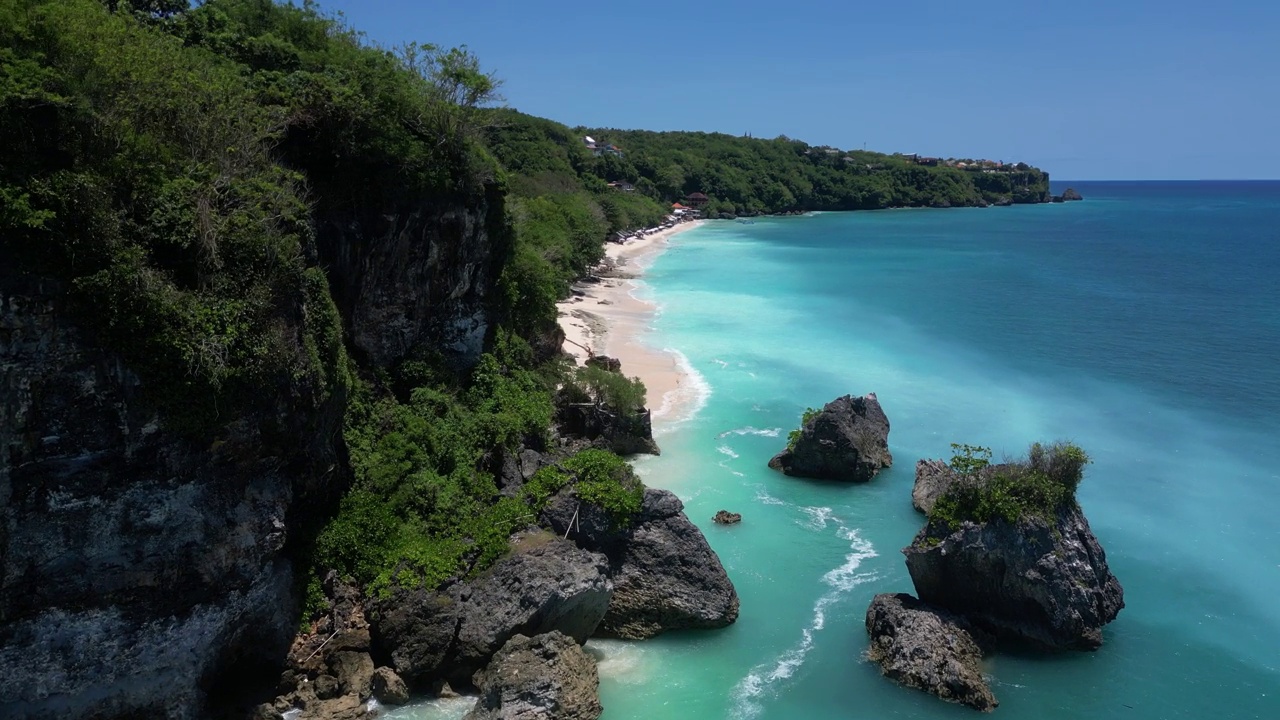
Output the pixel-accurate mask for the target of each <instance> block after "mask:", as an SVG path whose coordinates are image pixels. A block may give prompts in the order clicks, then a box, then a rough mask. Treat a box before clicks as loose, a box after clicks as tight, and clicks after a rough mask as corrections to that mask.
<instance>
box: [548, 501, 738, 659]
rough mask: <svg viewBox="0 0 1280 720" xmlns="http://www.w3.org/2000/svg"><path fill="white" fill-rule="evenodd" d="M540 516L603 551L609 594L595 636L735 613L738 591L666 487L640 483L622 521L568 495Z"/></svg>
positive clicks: (654, 630) (722, 619) (647, 632)
mask: <svg viewBox="0 0 1280 720" xmlns="http://www.w3.org/2000/svg"><path fill="white" fill-rule="evenodd" d="M575 512H576V514H577V518H576V520H575V518H574V515H575ZM543 520H544V521H545V522H546V523H547V524H548V525H550V527H551V529H552V530H554V531H555V532H556V533H557V534H559V535H564V534H565V533H566V532H567V533H568V535H569V539H571V540H574V541H575V542H577V543H578V544H579V545H581V546H582V547H584V548H587V549H589V550H595V551H599V552H602V553H604V554H605V555H606V556H607V557H608V558H609V568H610V573H611V577H612V578H613V584H614V592H613V599H612V600H611V601H610V603H609V610H608V612H607V613H606V614H605V616H604V619H603V620H602V621H601V622H600V626H599V627H598V628H597V629H596V635H597V636H602V637H620V638H625V639H628V640H638V639H642V638H647V637H652V636H654V635H657V634H659V633H662V632H664V631H667V630H681V629H694V628H719V627H725V626H727V625H730V624H732V623H733V622H734V621H735V620H737V619H738V593H737V591H736V590H735V589H734V587H733V583H732V582H731V581H730V580H729V575H728V574H727V573H726V572H725V570H724V566H723V565H721V563H720V558H719V557H718V556H717V555H716V553H715V551H714V550H712V549H711V546H710V545H709V544H708V543H707V539H706V537H705V536H704V535H703V534H702V531H701V530H699V529H698V528H697V527H696V526H695V525H694V524H693V523H692V522H690V521H689V518H688V517H687V516H686V515H685V514H684V505H683V504H682V503H681V502H680V499H679V498H677V497H676V496H675V495H673V494H671V493H670V492H667V491H666V490H657V489H654V488H646V489H645V492H644V501H643V504H642V505H641V508H640V512H639V513H637V514H636V516H635V517H634V518H632V519H631V521H630V522H629V523H628V524H627V525H626V526H625V527H618V526H616V525H615V523H614V522H613V520H612V519H611V518H610V517H609V515H608V514H607V513H605V512H604V511H603V510H601V509H599V508H597V507H595V506H592V505H588V504H585V503H579V502H578V500H577V499H576V498H575V497H573V496H572V495H570V494H561V495H558V496H556V497H555V498H553V499H552V500H551V502H550V503H548V505H547V509H546V510H544V511H543ZM571 525H572V526H571Z"/></svg>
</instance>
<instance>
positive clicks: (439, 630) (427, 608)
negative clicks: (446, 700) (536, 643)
mask: <svg viewBox="0 0 1280 720" xmlns="http://www.w3.org/2000/svg"><path fill="white" fill-rule="evenodd" d="M542 539H543V540H544V541H545V544H543V545H541V546H539V547H535V548H532V549H530V550H528V551H526V552H518V553H516V554H515V555H512V556H510V557H508V558H505V559H503V560H501V561H499V562H498V563H497V564H496V565H494V566H493V567H492V568H490V569H489V570H488V571H486V572H485V573H484V574H483V575H482V576H481V577H479V578H477V579H475V580H472V581H468V582H464V583H458V584H456V585H453V586H451V587H449V588H448V589H446V590H443V591H441V592H432V591H429V590H424V589H419V590H404V589H402V590H399V591H397V592H396V593H395V594H394V595H393V596H392V597H391V598H389V599H386V600H381V601H375V602H374V603H372V606H371V608H370V613H369V621H370V624H371V630H372V632H373V639H374V642H375V651H376V652H378V653H380V654H382V655H386V656H389V657H390V659H391V662H392V665H394V667H395V670H396V672H398V673H399V674H400V675H401V676H403V677H404V679H405V680H406V681H408V682H409V683H410V684H412V685H416V686H418V687H424V686H426V685H427V684H428V683H430V682H431V681H434V680H438V679H445V680H448V681H449V682H450V683H453V684H456V685H461V686H466V685H468V684H470V682H471V676H472V674H473V673H475V672H476V671H477V670H480V669H481V668H483V667H484V666H485V665H487V664H488V663H489V661H490V660H491V659H492V658H493V655H494V653H496V652H497V651H498V650H499V649H501V648H502V646H503V645H504V644H505V643H506V642H507V641H508V640H510V639H511V638H513V637H515V636H516V635H518V634H524V635H538V634H540V633H545V632H550V631H553V630H555V631H559V632H561V633H563V634H565V635H567V636H569V637H571V638H573V639H574V640H577V641H578V642H586V640H587V638H588V637H590V636H591V633H592V632H593V631H594V630H595V628H596V625H598V624H599V622H600V619H601V618H602V617H604V614H605V611H606V609H607V608H608V607H609V600H610V598H611V597H612V596H613V583H612V581H610V579H609V574H608V565H607V562H606V559H605V557H604V556H603V555H600V554H598V553H592V552H587V551H585V550H582V549H579V548H577V547H575V546H574V545H573V544H572V543H569V542H566V541H564V540H559V539H554V538H551V537H550V536H546V537H544V538H542Z"/></svg>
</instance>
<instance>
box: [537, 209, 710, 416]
mask: <svg viewBox="0 0 1280 720" xmlns="http://www.w3.org/2000/svg"><path fill="white" fill-rule="evenodd" d="M704 222H706V221H705V220H694V221H692V222H683V223H680V224H678V225H676V226H674V227H671V228H667V229H663V230H659V231H657V232H654V233H651V234H649V235H645V236H643V237H640V238H637V239H634V240H631V241H629V242H626V243H622V244H618V243H608V244H607V247H606V249H605V260H604V261H603V262H602V263H601V264H600V266H598V267H597V268H595V270H594V275H593V277H594V278H596V279H595V280H589V281H579V282H578V283H576V284H575V285H574V286H573V290H574V294H573V295H572V296H571V297H569V298H567V299H566V300H563V301H561V302H558V303H556V310H557V311H558V314H559V323H560V328H561V329H562V330H563V331H564V334H565V342H564V344H563V345H562V349H563V350H564V352H565V353H567V354H568V355H570V356H571V357H572V358H573V361H574V363H575V364H577V365H579V366H581V365H583V364H584V363H585V362H586V360H587V358H588V357H590V355H592V354H594V355H608V356H609V357H612V358H617V359H618V360H619V361H621V363H622V374H624V375H626V376H627V377H639V378H640V381H641V382H643V383H644V386H645V404H646V406H647V407H648V408H649V409H650V410H651V411H652V413H653V415H652V418H653V424H654V434H658V430H659V429H660V427H662V426H666V425H670V424H673V423H676V422H679V421H681V420H685V419H688V418H689V417H691V416H692V415H693V413H694V412H696V411H697V409H698V406H699V404H700V402H699V401H700V400H701V399H702V398H703V397H704V396H705V386H704V385H703V383H702V382H701V378H700V377H698V376H697V375H696V374H695V373H694V372H693V369H692V368H691V367H690V366H689V364H688V360H686V359H685V357H684V356H683V355H682V354H680V353H679V352H678V351H676V350H672V349H669V348H666V349H658V348H654V347H652V346H650V345H648V344H646V343H645V341H644V337H645V335H647V334H648V333H649V332H650V331H651V326H652V323H653V320H654V318H655V317H656V316H657V311H658V306H657V305H655V304H654V303H652V302H649V301H647V300H641V299H639V298H637V297H636V296H635V291H636V290H638V289H639V288H640V287H642V286H643V282H642V278H643V276H644V272H645V270H647V269H648V267H649V266H650V265H652V264H653V261H654V260H656V259H657V257H658V256H659V255H661V254H662V253H663V252H664V251H666V249H667V247H668V246H669V243H670V240H671V238H672V237H674V236H675V235H678V234H679V233H682V232H685V231H686V230H692V229H693V228H695V227H699V226H701V225H702V224H703V223H704Z"/></svg>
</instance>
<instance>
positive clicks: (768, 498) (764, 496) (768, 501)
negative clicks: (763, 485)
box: [756, 488, 787, 505]
mask: <svg viewBox="0 0 1280 720" xmlns="http://www.w3.org/2000/svg"><path fill="white" fill-rule="evenodd" d="M756 499H757V500H759V501H760V502H762V503H764V504H765V505H786V504H787V503H786V501H785V500H779V499H778V498H776V497H774V496H772V495H770V494H769V493H767V492H765V491H764V490H762V489H758V488H757V489H756Z"/></svg>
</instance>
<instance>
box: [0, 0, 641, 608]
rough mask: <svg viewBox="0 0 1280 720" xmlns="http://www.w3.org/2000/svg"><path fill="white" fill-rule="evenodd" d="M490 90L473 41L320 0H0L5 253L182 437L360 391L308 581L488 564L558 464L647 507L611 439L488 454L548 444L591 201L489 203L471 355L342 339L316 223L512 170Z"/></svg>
mask: <svg viewBox="0 0 1280 720" xmlns="http://www.w3.org/2000/svg"><path fill="white" fill-rule="evenodd" d="M495 88H496V83H495V82H494V81H493V79H492V78H491V77H490V76H488V75H486V74H485V73H483V72H482V71H481V70H480V68H479V65H478V63H477V62H476V60H475V59H474V58H473V57H471V56H470V55H468V54H467V53H465V52H463V51H458V50H440V49H435V48H429V47H417V46H411V47H407V48H401V49H398V50H397V51H394V52H390V51H386V50H383V49H380V48H375V47H371V46H369V45H368V44H367V43H365V42H364V41H363V40H362V38H361V37H360V36H359V35H358V34H357V33H355V32H353V31H351V30H349V29H347V28H346V27H345V26H343V25H342V24H341V23H340V22H337V21H335V20H333V19H331V18H327V17H324V16H322V15H321V14H319V13H318V12H317V11H316V10H315V9H314V8H313V7H312V6H311V5H306V6H303V7H296V6H287V5H278V4H275V3H272V2H269V1H268V0H210V1H209V2H205V3H202V4H200V5H199V6H198V7H195V8H188V7H187V6H186V3H183V2H169V1H163V2H133V3H130V2H123V1H119V2H109V3H104V2H97V1H96V0H59V1H57V2H54V1H52V0H0V131H3V133H4V135H5V139H6V141H5V143H4V144H3V145H2V146H0V258H2V259H3V263H2V264H0V265H2V267H3V269H4V272H6V273H17V274H26V275H28V276H30V277H32V278H55V279H57V280H58V281H60V282H63V283H65V284H66V287H68V288H69V289H70V293H71V297H72V299H73V300H74V305H75V310H76V312H77V313H78V316H79V319H80V321H81V324H82V326H83V327H85V328H89V329H92V330H93V331H95V332H96V333H97V335H98V336H99V340H100V342H102V343H103V344H104V345H105V346H106V347H107V348H109V349H112V350H114V351H116V352H118V353H120V354H121V355H123V356H124V357H125V359H126V360H127V362H128V363H129V365H130V367H132V368H133V369H135V370H136V371H137V372H139V374H140V375H141V376H142V379H143V387H144V388H146V390H147V392H148V393H149V394H150V396H151V400H152V401H153V402H155V403H157V404H158V405H159V407H160V408H161V409H162V411H163V418H164V422H165V424H166V426H167V427H169V428H171V429H178V430H181V431H183V432H185V433H188V434H190V435H192V436H193V438H194V439H197V440H204V441H208V440H209V439H210V437H211V436H216V434H217V432H218V431H219V423H220V422H221V423H225V422H226V421H227V419H228V418H237V417H244V416H245V414H246V413H247V412H252V411H253V410H255V409H258V410H261V411H262V412H259V413H257V417H259V418H268V419H269V418H273V417H277V416H279V412H280V411H279V410H278V409H277V408H276V404H277V403H279V401H280V399H281V398H282V397H283V398H286V399H288V400H289V401H290V402H291V404H290V405H289V406H288V407H287V409H286V410H285V413H287V415H288V416H289V417H297V418H305V417H308V416H309V415H310V414H312V413H314V412H315V410H316V409H317V408H319V407H320V406H321V405H322V404H324V403H327V402H330V401H333V400H336V401H338V402H342V401H346V419H345V439H346V443H347V446H348V449H349V455H350V470H351V473H350V475H351V484H352V487H351V489H350V491H349V492H348V493H347V494H346V495H345V497H344V499H343V500H342V502H341V505H340V507H339V508H338V511H337V514H336V516H335V517H333V518H332V519H331V520H330V521H328V522H327V524H325V525H324V527H323V528H321V529H320V530H319V532H318V535H317V536H316V537H315V538H314V540H313V541H311V542H309V543H308V544H307V545H308V546H307V548H304V549H303V552H302V558H301V559H303V560H304V562H306V563H307V564H309V565H310V566H311V569H312V570H313V572H312V575H311V585H312V589H313V591H314V590H315V589H316V588H317V587H318V583H317V582H316V578H317V577H318V576H319V574H320V573H322V572H324V571H326V570H328V569H336V570H338V571H340V572H341V573H343V574H345V575H348V576H350V577H352V578H353V579H355V580H357V581H358V582H360V583H362V584H365V585H366V586H369V587H370V588H371V589H375V590H377V589H385V588H387V587H390V586H391V585H392V584H396V583H400V584H426V585H429V586H434V585H436V584H438V583H440V582H442V581H444V580H446V579H448V578H450V577H457V576H461V575H465V574H467V573H471V572H475V571H476V570H478V569H480V568H483V567H484V566H486V565H487V564H489V563H491V562H492V561H493V560H494V559H496V558H497V557H499V556H501V554H502V553H504V552H506V550H507V537H508V535H509V533H510V532H511V530H513V529H515V528H518V527H520V526H521V525H524V524H529V523H531V522H533V521H534V518H535V515H536V512H537V510H538V509H539V507H540V503H545V502H546V500H547V498H548V497H549V493H550V492H553V491H555V490H559V489H561V488H563V487H564V486H565V485H568V484H570V483H573V484H576V485H578V486H579V494H580V496H581V497H583V498H584V499H586V500H588V501H590V502H596V503H598V504H600V505H601V506H602V507H605V508H606V509H608V510H610V511H611V512H612V513H614V514H615V517H616V518H618V519H619V521H624V520H625V518H626V517H628V516H629V514H630V513H631V512H634V510H635V509H636V508H637V507H638V497H639V483H638V481H636V480H635V478H634V476H632V475H631V473H630V471H629V469H627V467H626V465H625V464H624V463H623V462H622V461H621V460H620V459H618V458H616V457H613V456H607V455H606V456H601V455H600V454H598V453H587V454H583V455H579V456H575V457H571V458H569V459H567V460H565V461H564V462H563V463H562V467H561V468H560V469H558V470H556V471H554V472H550V471H548V472H546V473H543V474H542V475H540V477H539V482H537V483H531V484H530V486H529V487H528V488H527V489H526V490H525V492H524V494H523V495H521V496H520V497H515V498H502V497H500V495H499V493H498V490H497V487H496V484H495V480H494V476H493V473H492V471H491V468H492V466H493V464H494V461H495V458H497V457H498V456H499V455H500V454H501V453H503V452H507V451H510V450H511V449H513V448H515V447H517V446H519V445H521V444H530V445H532V446H534V447H542V445H543V443H544V442H545V440H546V434H547V432H548V429H549V427H550V425H551V420H552V412H553V405H552V393H553V390H554V389H555V388H556V387H557V386H559V385H560V384H562V383H563V382H565V380H566V378H567V375H566V372H567V371H566V370H565V369H564V368H563V367H561V366H560V365H558V364H557V363H555V362H547V361H546V360H544V359H543V358H540V357H538V356H537V355H536V354H535V353H534V352H533V351H532V350H531V349H530V346H529V344H528V342H527V339H528V338H530V337H532V336H536V335H537V333H538V331H539V330H540V329H545V328H546V327H547V323H554V320H555V309H554V302H555V300H556V299H557V298H558V297H560V296H561V295H562V294H563V293H564V291H565V290H566V289H567V283H568V281H569V280H570V279H571V278H573V277H575V276H576V275H577V274H579V273H581V272H582V271H584V270H585V268H586V267H587V266H588V265H589V264H590V263H592V262H594V261H595V259H596V258H598V254H599V252H600V246H601V243H602V241H603V239H604V237H605V234H606V232H607V231H608V230H609V228H610V227H611V226H610V225H609V221H608V220H606V219H605V217H606V216H605V212H604V210H602V209H600V206H599V205H598V204H596V205H592V204H591V203H594V202H595V201H594V200H592V201H591V203H588V202H586V199H585V198H576V196H575V194H574V193H568V194H567V195H566V194H563V193H561V194H555V193H542V194H531V193H524V194H520V193H511V195H512V197H513V198H514V202H513V203H512V204H511V206H509V207H507V208H505V209H504V208H503V207H502V206H498V207H497V208H496V209H495V210H494V213H496V217H497V221H498V222H497V226H496V227H495V228H494V230H495V232H496V233H497V234H498V235H499V236H498V237H496V238H495V239H494V245H495V248H496V252H497V253H498V255H499V261H500V262H501V265H502V268H503V269H502V279H501V286H502V287H501V289H502V291H503V292H501V293H500V297H499V302H498V304H497V306H496V307H495V308H494V313H495V315H496V317H498V318H499V319H500V327H499V328H498V329H497V330H496V332H495V333H494V337H493V340H492V342H491V348H490V352H489V353H487V354H486V355H484V356H483V357H482V358H481V360H480V362H479V364H478V365H477V366H476V367H474V368H471V369H458V368H450V367H447V366H446V365H445V364H444V363H442V362H439V361H438V359H437V358H434V357H433V356H432V355H431V353H430V352H429V349H424V353H423V354H422V355H421V356H420V357H419V358H418V359H416V360H413V361H410V362H405V363H403V364H402V365H401V366H400V367H396V368H374V367H364V366H360V365H359V364H358V363H356V362H355V361H353V360H352V359H350V358H349V357H348V355H347V353H346V350H345V348H344V342H343V340H344V334H343V328H342V326H341V317H340V314H339V313H338V311H337V308H336V306H335V304H334V302H333V300H332V299H331V294H330V288H329V283H328V281H327V279H326V276H325V273H324V271H323V270H322V269H321V268H320V267H319V266H318V264H317V262H316V237H315V232H316V227H317V225H318V222H319V220H318V219H319V218H320V217H321V215H322V214H324V213H329V214H333V213H340V212H342V211H344V210H345V209H349V208H357V209H359V208H363V209H366V210H368V211H372V212H377V211H378V209H379V208H389V207H395V206H397V204H403V203H406V202H408V203H414V202H416V203H426V204H432V203H434V204H440V205H445V206H447V207H466V206H467V205H468V204H469V203H477V202H479V201H480V200H481V199H482V198H484V197H485V196H486V194H489V193H491V188H492V187H493V186H494V185H495V184H496V185H497V186H498V187H499V190H500V191H501V192H505V191H503V190H502V184H503V183H504V182H505V181H506V178H507V177H508V174H507V173H506V172H505V171H504V170H503V169H502V168H501V167H500V166H499V165H498V164H497V163H496V162H495V161H494V159H493V157H492V155H491V154H490V153H489V152H488V151H487V150H486V148H485V146H484V144H483V143H482V142H480V138H481V135H482V130H481V128H482V122H481V120H480V118H479V117H478V114H479V113H480V110H479V106H480V105H483V104H484V103H485V102H486V101H487V100H489V99H490V98H492V97H493V91H494V90H495ZM516 177H519V176H518V175H517V176H516ZM526 186H527V184H526ZM576 192H578V191H575V193H576ZM578 200H582V202H577V201H578ZM576 202H577V204H575V203H576ZM605 206H606V207H608V203H605ZM531 317H532V318H539V319H540V320H541V322H542V325H541V326H539V325H538V324H537V323H530V322H527V319H528V318H531ZM588 380H589V379H588ZM588 384H590V382H588ZM348 397H349V399H348ZM268 404H269V405H270V407H258V406H259V405H268ZM338 407H339V408H341V407H342V406H341V405H338Z"/></svg>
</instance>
